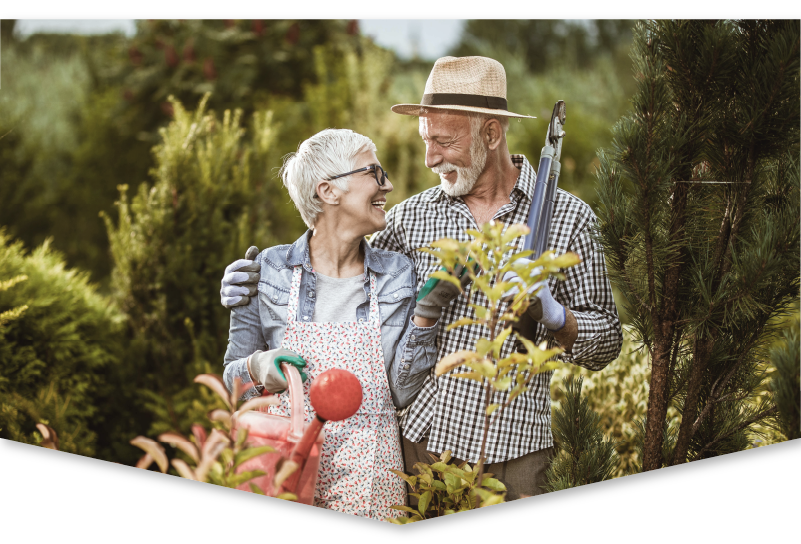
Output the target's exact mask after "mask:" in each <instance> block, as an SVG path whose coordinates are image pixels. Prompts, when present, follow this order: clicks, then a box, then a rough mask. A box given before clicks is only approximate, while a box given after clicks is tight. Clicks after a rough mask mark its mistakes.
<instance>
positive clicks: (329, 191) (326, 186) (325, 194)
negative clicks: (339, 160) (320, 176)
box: [317, 180, 339, 206]
mask: <svg viewBox="0 0 801 544" xmlns="http://www.w3.org/2000/svg"><path fill="white" fill-rule="evenodd" d="M317 198H319V199H320V200H321V201H322V202H325V203H326V204H330V205H332V206H335V205H337V204H339V190H338V189H337V188H336V187H334V185H333V184H332V183H331V182H330V181H328V180H322V181H320V182H318V183H317Z"/></svg>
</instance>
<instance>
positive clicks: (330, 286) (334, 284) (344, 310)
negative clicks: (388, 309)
mask: <svg viewBox="0 0 801 544" xmlns="http://www.w3.org/2000/svg"><path fill="white" fill-rule="evenodd" d="M316 294H317V302H315V304H314V321H315V322H317V323H325V322H329V321H334V322H342V321H356V308H357V307H358V306H359V304H361V303H362V302H364V299H365V298H366V297H365V295H364V274H359V275H358V276H353V277H352V278H331V277H329V276H323V275H322V274H320V273H319V272H317V293H316Z"/></svg>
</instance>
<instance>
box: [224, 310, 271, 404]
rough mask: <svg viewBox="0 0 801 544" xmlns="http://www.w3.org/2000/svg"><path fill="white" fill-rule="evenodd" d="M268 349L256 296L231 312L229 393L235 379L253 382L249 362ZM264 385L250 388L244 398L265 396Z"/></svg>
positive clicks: (226, 372)
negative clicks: (253, 354)
mask: <svg viewBox="0 0 801 544" xmlns="http://www.w3.org/2000/svg"><path fill="white" fill-rule="evenodd" d="M266 346H267V342H266V340H265V339H264V334H263V332H262V323H261V318H260V315H259V299H258V297H252V298H251V300H250V302H249V303H248V304H246V305H244V306H236V307H234V308H233V309H231V324H230V327H229V331H228V348H227V349H226V351H225V360H224V362H223V364H224V365H225V370H224V371H223V382H224V383H225V387H227V388H228V391H232V390H233V388H234V378H236V377H239V378H240V379H241V380H242V383H249V382H250V381H251V379H250V373H249V372H248V367H247V360H248V357H250V355H251V354H252V353H253V352H255V351H256V350H260V349H261V350H263V349H265V348H266ZM262 389H263V387H262V386H261V385H258V386H256V388H255V389H254V388H250V389H248V390H247V391H245V393H244V394H243V395H242V399H243V400H245V399H249V398H252V397H258V396H259V395H261V390H262Z"/></svg>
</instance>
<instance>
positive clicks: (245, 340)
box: [223, 129, 450, 519]
mask: <svg viewBox="0 0 801 544" xmlns="http://www.w3.org/2000/svg"><path fill="white" fill-rule="evenodd" d="M375 151H376V148H375V145H374V144H373V142H372V141H371V140H370V139H369V138H367V137H365V136H362V135H360V134H356V133H354V132H352V131H350V130H334V129H328V130H324V131H322V132H320V133H318V134H316V135H314V136H313V137H311V138H309V139H308V140H306V141H305V142H303V143H302V144H301V145H300V147H299V148H298V152H297V153H295V154H291V155H289V156H288V158H287V159H286V160H285V162H284V166H283V168H282V170H281V175H282V178H283V181H284V185H285V186H286V187H287V189H288V190H289V195H290V197H291V198H292V201H293V202H294V204H295V206H296V207H297V209H298V211H299V212H300V215H301V217H302V218H303V221H304V222H305V223H306V225H308V227H309V230H308V231H307V232H306V233H305V234H303V236H301V237H300V238H299V239H298V240H296V241H295V243H294V244H292V245H281V246H275V247H271V248H269V249H266V250H264V251H262V252H261V253H260V254H259V255H258V257H257V258H256V260H255V264H257V265H260V280H259V283H258V302H257V303H256V301H254V302H251V303H250V304H247V305H244V306H237V307H234V308H233V309H232V313H231V327H230V338H229V345H228V350H227V352H226V354H225V372H224V375H223V377H224V381H225V383H226V385H227V386H228V388H229V389H232V384H233V380H234V377H237V376H239V377H240V378H241V379H242V380H243V382H253V383H254V384H255V385H256V387H255V390H254V389H250V390H249V392H248V393H246V394H245V396H246V397H250V396H255V395H257V394H258V393H260V392H261V391H263V390H264V389H266V390H267V391H268V392H270V393H279V392H281V391H283V390H284V389H286V387H287V383H286V380H285V378H284V376H283V374H282V372H281V370H280V368H279V366H278V365H277V364H276V362H275V359H276V357H278V356H279V355H289V356H292V357H293V359H292V360H293V361H294V363H292V364H294V365H295V366H297V367H298V368H299V369H301V370H303V372H304V373H305V375H307V376H308V379H306V380H305V383H304V391H305V393H306V419H307V421H309V420H311V418H312V417H313V411H312V409H311V406H310V404H309V403H308V391H309V385H310V384H311V382H313V381H314V379H315V377H316V376H318V375H320V373H322V372H324V371H326V370H328V369H332V368H342V369H346V370H349V371H350V372H352V373H354V374H355V375H356V377H357V378H358V379H359V381H360V383H361V385H362V390H363V399H364V400H363V402H362V406H361V408H360V409H359V411H358V412H357V413H356V414H355V415H354V416H353V417H351V418H348V419H346V420H344V421H339V422H332V421H329V422H327V423H326V424H325V429H326V440H325V443H324V445H323V450H322V452H321V456H320V470H319V476H318V481H317V488H316V490H315V498H314V504H315V505H316V506H321V507H323V508H329V509H333V510H339V511H341V512H347V513H351V514H356V515H359V516H365V517H371V518H378V519H384V518H386V517H389V516H395V515H397V511H395V510H391V509H390V508H389V507H390V506H392V505H394V504H404V503H405V488H404V485H403V482H402V480H401V479H400V478H399V477H398V476H397V475H395V474H393V473H392V472H391V471H390V469H395V470H403V461H402V459H403V457H402V455H401V450H400V442H399V436H398V426H397V422H396V419H395V407H403V406H406V405H408V404H409V403H411V401H412V400H413V399H414V397H415V396H416V395H417V393H418V392H419V389H420V386H421V385H422V380H423V378H424V377H425V375H426V374H427V373H428V371H429V370H430V369H431V367H433V366H434V364H435V362H436V349H435V338H436V334H437V328H438V325H437V320H436V319H430V318H422V317H419V316H415V315H414V308H415V300H414V295H415V286H416V277H415V271H414V265H413V264H412V261H411V260H410V259H409V258H408V257H406V256H404V255H401V254H399V253H393V252H388V251H381V250H376V249H372V248H371V247H370V245H369V244H368V243H367V241H366V240H365V238H364V237H365V236H367V235H370V234H372V233H374V232H376V231H379V230H382V229H384V228H385V227H386V219H385V211H384V206H385V205H386V203H387V199H386V195H387V193H388V192H390V191H392V183H391V182H390V181H389V180H388V179H387V174H386V172H385V171H384V170H383V169H382V167H381V164H380V163H379V162H378V159H377V158H376V153H375ZM224 285H225V284H224ZM446 298H448V297H446ZM449 302H450V300H442V301H436V302H435V303H434V304H435V305H436V304H440V305H442V306H445V305H447V304H448V303H449ZM427 303H428V304H431V303H430V302H427ZM436 309H437V310H439V308H436ZM418 313H419V312H418ZM432 315H438V312H434V314H432ZM304 378H305V376H304ZM287 396H288V395H287V394H282V395H280V397H279V398H280V401H281V404H280V405H278V406H271V407H270V412H271V413H275V414H280V415H288V414H289V400H288V398H287Z"/></svg>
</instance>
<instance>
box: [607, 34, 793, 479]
mask: <svg viewBox="0 0 801 544" xmlns="http://www.w3.org/2000/svg"><path fill="white" fill-rule="evenodd" d="M631 56H632V59H633V61H634V76H635V79H636V80H637V83H638V89H637V92H636V94H635V95H634V97H633V99H632V105H631V110H630V112H629V113H628V114H626V115H625V116H624V117H623V118H622V119H621V120H620V121H619V122H618V123H617V124H616V125H615V127H614V129H613V136H614V140H613V145H612V148H611V149H607V150H602V151H600V152H599V156H600V158H601V167H600V169H599V171H598V181H599V198H600V200H601V206H600V210H599V213H598V216H599V219H600V221H601V227H600V238H601V241H602V243H603V245H604V249H605V254H606V258H607V265H608V267H609V272H610V278H611V279H612V281H613V283H615V284H616V285H617V286H618V287H619V288H620V290H621V292H622V293H623V295H624V297H625V302H626V310H627V311H628V313H629V315H630V316H632V321H633V326H634V330H635V332H636V335H637V340H638V342H641V343H642V344H644V345H645V346H646V347H647V349H648V350H649V354H650V359H651V363H652V376H651V381H650V392H649V401H648V412H647V420H646V422H645V429H644V437H643V460H642V468H643V470H653V469H656V468H660V467H662V466H664V465H674V464H678V463H684V462H687V461H693V460H697V459H702V458H706V457H711V456H715V455H721V454H724V453H728V452H733V451H739V450H742V449H745V448H746V447H747V446H748V443H749V440H748V431H749V429H750V428H751V427H752V426H753V425H754V424H755V423H758V422H766V421H770V420H771V419H772V418H775V416H776V413H777V408H776V406H775V405H773V404H772V402H770V401H769V400H765V398H764V397H759V396H757V395H756V393H757V391H758V390H759V389H760V387H762V386H763V382H764V377H763V374H762V371H761V368H762V366H763V362H764V361H765V360H766V357H767V353H766V350H767V346H768V345H769V344H770V342H771V341H772V340H773V339H774V338H775V335H776V333H777V330H778V326H777V324H776V323H777V320H776V317H777V316H781V315H782V314H784V313H786V312H788V311H789V304H790V303H791V302H792V301H793V300H794V299H797V297H798V289H799V270H798V261H799V224H798V218H799V174H798V154H799V122H798V119H799V99H798V97H799V23H798V21H777V22H774V21H739V22H730V21H717V22H716V21H654V22H649V23H647V24H640V25H638V26H637V28H636V29H635V39H634V44H633V46H632V53H631ZM671 405H672V406H675V407H676V408H677V409H678V410H679V412H680V413H681V424H680V426H679V428H678V430H677V435H676V436H675V445H674V446H671V447H669V448H665V447H664V446H665V445H666V442H665V440H666V438H667V437H669V435H670V432H669V431H670V430H669V429H667V428H666V413H667V409H668V407H669V406H671ZM671 442H672V439H671V440H669V441H668V442H667V444H670V443H671Z"/></svg>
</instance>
